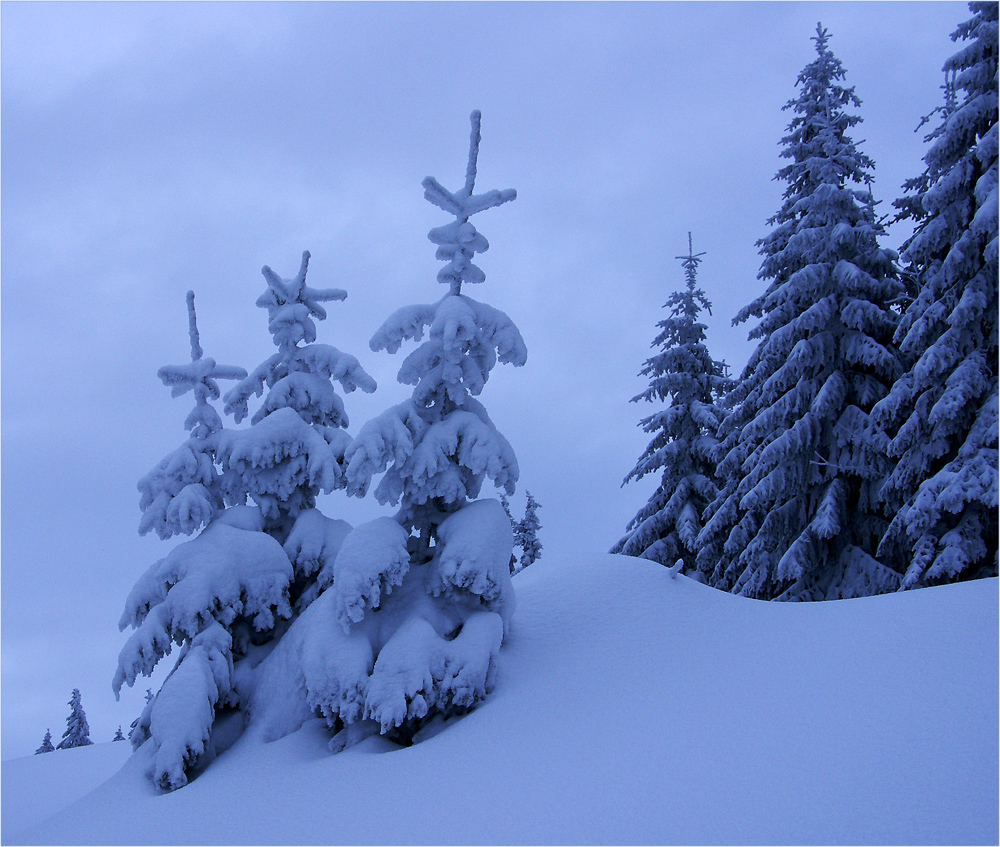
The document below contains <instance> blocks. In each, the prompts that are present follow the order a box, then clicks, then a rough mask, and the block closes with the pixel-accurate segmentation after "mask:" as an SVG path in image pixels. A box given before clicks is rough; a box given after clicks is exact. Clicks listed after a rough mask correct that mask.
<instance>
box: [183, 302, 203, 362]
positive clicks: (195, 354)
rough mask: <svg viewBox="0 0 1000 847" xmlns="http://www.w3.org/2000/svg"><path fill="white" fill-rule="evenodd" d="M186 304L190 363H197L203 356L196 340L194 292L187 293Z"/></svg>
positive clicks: (196, 321)
mask: <svg viewBox="0 0 1000 847" xmlns="http://www.w3.org/2000/svg"><path fill="white" fill-rule="evenodd" d="M187 304H188V335H189V336H190V337H191V361H192V362H197V361H198V360H199V359H200V358H201V357H202V356H203V355H204V351H203V350H202V349H201V344H199V339H198V316H197V315H196V314H195V311H194V292H193V291H189V292H188V293H187Z"/></svg>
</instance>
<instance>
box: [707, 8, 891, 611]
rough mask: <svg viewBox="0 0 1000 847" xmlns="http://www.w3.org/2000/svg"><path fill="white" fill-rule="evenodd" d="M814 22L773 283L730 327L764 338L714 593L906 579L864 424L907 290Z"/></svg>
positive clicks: (738, 434) (836, 588)
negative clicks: (885, 242)
mask: <svg viewBox="0 0 1000 847" xmlns="http://www.w3.org/2000/svg"><path fill="white" fill-rule="evenodd" d="M829 37H830V36H829V33H828V32H827V31H826V30H825V29H824V28H823V27H822V25H820V26H817V29H816V36H815V38H814V39H813V40H814V42H815V45H816V54H817V55H816V59H815V60H814V61H812V62H811V63H810V64H808V65H807V66H806V67H805V68H804V69H803V71H802V72H801V73H800V74H799V77H798V80H797V86H798V87H799V94H798V96H797V97H796V98H794V99H793V100H791V101H790V102H789V103H788V104H787V105H786V106H785V108H786V109H790V110H791V111H792V112H793V114H794V117H793V119H792V121H791V123H790V124H789V126H788V135H787V136H785V138H783V139H782V145H783V148H782V150H781V156H782V157H784V158H787V159H790V160H791V161H790V163H789V164H788V165H786V166H785V167H784V168H782V169H781V170H780V171H779V172H778V174H777V178H778V179H780V180H782V181H783V182H784V183H785V185H786V188H785V191H784V196H783V203H782V206H781V209H780V210H779V211H778V213H777V214H776V215H774V216H773V217H772V218H770V219H769V221H768V223H769V225H770V226H771V227H772V230H771V232H770V233H769V234H768V235H767V236H766V237H765V238H763V239H762V240H761V241H759V242H758V245H759V246H760V252H761V254H762V256H763V257H764V258H763V262H762V264H761V270H760V273H759V274H758V277H759V278H760V279H762V280H767V281H768V287H767V289H766V291H765V293H764V294H763V295H762V296H761V297H759V298H757V299H756V300H754V301H753V302H752V303H751V304H750V305H749V306H747V307H746V308H744V309H743V310H742V311H740V312H739V314H738V315H737V316H736V318H735V320H734V323H742V322H744V321H746V320H748V319H749V318H750V317H757V318H759V319H760V322H759V323H758V325H757V326H756V327H755V328H754V329H753V330H752V331H751V332H750V338H751V339H754V338H757V339H760V343H759V344H758V346H757V349H756V350H755V351H754V353H753V354H752V356H751V357H750V360H749V362H748V364H747V366H746V369H745V370H744V372H743V375H742V379H741V381H740V383H739V384H738V386H737V388H736V389H735V390H734V391H733V392H732V394H731V395H730V397H729V398H728V402H730V403H731V404H732V411H731V412H730V413H729V414H728V415H727V417H726V419H725V420H724V422H723V425H722V427H721V428H720V438H721V439H722V441H723V444H722V450H721V451H720V455H722V456H723V457H724V458H723V459H722V461H721V463H720V466H719V471H720V475H721V476H722V479H723V480H724V482H723V486H722V490H721V492H720V494H719V497H718V498H717V499H716V500H715V502H714V503H713V504H712V506H711V507H710V509H709V513H710V516H709V517H708V519H707V521H706V524H705V528H704V530H703V531H702V533H701V536H700V539H699V543H700V544H702V545H703V546H702V549H701V551H700V552H699V555H698V562H699V567H700V568H701V569H702V570H703V571H705V572H707V573H710V574H711V576H710V581H711V582H712V583H713V584H715V585H717V586H718V587H720V588H725V589H728V590H731V591H733V592H736V593H739V594H742V595H745V596H750V597H758V598H763V599H770V598H777V599H783V600H805V599H816V600H818V599H834V598H839V597H853V596H859V595H866V594H874V593H880V592H883V591H887V590H893V589H895V588H896V587H897V586H898V583H899V577H898V574H896V573H895V572H894V571H892V570H890V569H889V568H886V567H884V566H883V565H882V564H881V563H879V562H878V561H877V560H876V559H875V558H874V553H875V551H876V548H877V545H878V539H879V538H880V537H881V536H882V533H883V531H884V528H885V521H884V519H883V518H882V516H881V512H880V510H879V508H878V506H877V503H876V493H877V488H878V484H879V482H880V480H881V478H882V477H883V475H884V473H885V472H886V459H885V456H884V455H883V453H884V445H883V444H882V443H880V441H879V439H878V436H877V432H876V431H875V428H874V427H873V425H872V423H871V421H870V417H869V415H870V412H871V409H872V407H873V406H874V404H875V403H876V402H878V401H879V400H881V399H882V398H883V397H885V396H886V394H887V393H888V390H889V387H890V386H891V385H892V383H893V381H894V380H895V379H896V378H897V377H898V375H899V363H898V360H897V356H896V353H895V352H894V350H893V348H892V336H893V331H894V329H895V324H896V317H895V315H894V313H893V312H892V311H891V310H890V304H891V303H892V302H894V300H895V298H897V297H898V296H899V294H900V293H901V291H902V288H901V285H900V283H899V282H898V281H897V279H896V272H895V269H894V266H893V261H894V259H895V258H896V256H895V254H894V253H893V252H891V251H887V250H883V249H881V248H880V247H879V243H878V238H879V236H881V235H883V234H884V232H883V230H882V228H881V226H880V224H879V223H878V222H877V221H876V218H875V214H874V206H875V203H874V201H873V199H872V195H871V193H870V191H869V185H870V182H871V172H872V168H873V162H872V161H871V159H869V158H868V157H867V156H865V155H864V154H863V153H861V152H860V151H859V150H858V148H857V147H856V146H855V143H854V142H853V141H852V140H851V138H850V136H849V135H848V131H849V130H850V128H851V127H853V126H855V125H856V124H858V123H859V122H860V120H861V118H860V117H858V116H856V115H851V114H849V113H848V112H847V111H846V109H847V108H848V107H850V106H854V107H857V106H860V100H859V99H858V98H857V96H856V95H855V93H854V89H853V88H845V87H844V86H843V85H841V84H840V81H841V80H842V79H843V78H844V76H845V72H844V68H843V66H842V65H841V63H840V61H839V60H838V59H837V58H836V57H835V56H834V55H833V53H832V52H831V51H830V48H829Z"/></svg>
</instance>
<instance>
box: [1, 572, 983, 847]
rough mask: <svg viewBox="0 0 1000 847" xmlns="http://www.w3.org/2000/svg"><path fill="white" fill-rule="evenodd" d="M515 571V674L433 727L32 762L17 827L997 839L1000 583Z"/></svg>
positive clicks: (607, 838) (118, 831) (291, 837)
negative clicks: (153, 770)
mask: <svg viewBox="0 0 1000 847" xmlns="http://www.w3.org/2000/svg"><path fill="white" fill-rule="evenodd" d="M515 584H516V588H517V594H518V611H517V615H516V616H515V618H514V619H513V622H512V625H511V631H510V634H509V636H508V638H507V639H506V640H505V642H504V647H503V648H502V654H503V655H502V661H501V662H500V665H499V672H498V675H497V680H496V689H495V690H494V692H493V694H492V695H491V697H490V698H489V699H488V700H487V701H486V702H485V703H483V704H482V705H480V706H479V708H478V709H477V710H475V711H474V712H472V713H471V714H468V715H466V716H464V717H462V718H459V719H453V720H450V721H448V722H447V723H445V724H444V725H443V727H442V726H440V725H438V726H437V727H432V728H431V731H425V732H426V736H425V737H424V738H423V740H421V741H420V743H418V744H415V745H414V746H412V747H408V748H399V747H396V746H394V745H392V744H390V743H389V742H387V741H386V740H385V739H382V738H379V737H373V738H369V739H368V740H366V741H364V742H362V743H361V744H358V745H357V746H354V747H352V748H350V749H348V750H347V751H345V752H343V753H340V754H336V755H334V754H331V753H330V752H329V751H328V749H327V742H328V739H329V731H328V730H327V728H326V724H325V722H324V721H322V720H318V719H313V720H310V721H309V722H307V723H306V724H305V726H303V728H302V729H300V730H299V731H298V732H295V733H293V734H291V735H289V736H287V737H284V738H282V739H280V740H279V741H275V742H273V743H265V742H263V741H262V740H261V737H260V734H261V733H255V732H253V731H251V732H248V733H247V734H245V735H244V736H243V737H242V738H241V739H240V740H239V741H238V742H237V743H236V744H235V745H234V746H233V747H232V748H230V749H229V750H228V751H227V752H225V753H223V754H222V755H220V756H219V758H218V759H216V760H215V762H214V763H213V765H212V767H211V768H209V769H208V770H206V771H205V772H204V773H202V774H201V775H200V776H199V777H197V778H196V779H195V780H193V781H192V782H191V784H189V785H188V786H186V787H184V788H182V789H180V790H178V791H175V792H173V793H171V794H162V793H160V792H159V791H157V790H156V789H155V788H154V787H153V786H152V785H151V784H150V783H149V781H148V780H147V779H146V778H145V777H144V775H143V774H144V771H145V769H146V767H147V763H146V762H145V761H144V757H145V755H146V750H145V748H143V749H142V750H140V751H139V752H138V753H136V754H135V755H134V756H133V757H132V758H131V759H130V760H129V761H128V763H127V764H126V765H125V767H124V768H122V769H121V770H120V771H119V772H118V773H117V774H115V773H114V769H115V767H117V764H118V761H119V760H115V759H110V760H109V759H108V758H107V753H106V752H105V751H107V750H108V749H109V748H111V749H112V750H114V751H118V750H122V749H123V748H124V749H126V750H127V747H126V745H112V744H105V745H95V746H94V747H91V748H85V749H81V750H71V751H67V752H63V751H57V752H56V753H54V754H48V755H44V756H32V757H28V758H25V759H15V760H12V761H9V762H5V763H4V764H3V786H4V787H3V800H4V803H3V813H4V814H3V833H2V836H3V841H4V843H5V844H18V843H20V844H27V843H32V844H52V843H63V844H65V843H74V844H88V843H90V844H95V843H102V844H126V843H128V844H158V843H170V844H186V843H199V844H266V843H272V844H277V843H284V844H313V843H327V844H331V843H347V844H362V843H393V844H430V843H440V844H453V843H463V844H476V843H507V844H518V843H520V844H526V843H551V844H557V843H579V844H593V843H619V844H623V843H624V844H628V843H660V844H671V843H732V844H740V843H813V844H829V843H853V844H866V843H867V844H870V843H881V844H889V843H948V844H962V843H996V841H997V839H998V819H997V806H998V786H997V773H998V758H997V749H998V735H997V714H998V697H997V691H998V672H997V620H998V617H997V616H998V603H997V599H998V593H997V581H996V580H995V579H989V580H977V581H974V582H968V583H962V584H957V585H949V586H942V587H937V588H927V589H921V590H919V591H912V592H906V593H902V594H890V595H883V596H879V597H870V598H863V599H858V600H843V601H832V602H826V603H801V604H784V603H765V602H759V601H753V600H747V599H744V598H740V597H734V596H731V595H729V594H725V593H723V592H720V591H717V590H715V589H711V588H708V587H706V586H703V585H700V584H698V583H696V582H694V581H693V580H689V579H687V578H685V577H683V576H677V577H676V578H671V575H670V573H669V571H668V570H667V569H666V568H663V567H662V566H660V565H654V564H652V563H649V562H646V561H642V560H638V559H631V558H626V557H622V556H599V555H594V556H589V557H585V558H582V559H574V560H561V561H560V560H559V559H557V558H552V559H549V558H546V559H543V560H541V561H539V562H537V563H535V564H534V565H532V566H531V567H530V568H527V569H526V570H525V571H523V572H521V573H519V574H518V575H517V576H516V577H515ZM433 729H443V731H440V732H438V733H437V734H436V735H432V731H433ZM427 736H429V737H427ZM86 756H90V758H89V759H87V760H86V761H88V762H91V761H92V762H93V763H94V773H93V774H91V775H90V776H89V779H90V780H91V784H96V783H97V782H98V781H99V774H98V772H99V771H102V769H103V773H104V774H106V776H107V777H109V778H108V779H107V781H106V782H104V784H103V785H100V786H99V787H97V788H96V789H95V790H93V791H91V792H90V793H89V794H87V795H86V796H84V797H82V798H81V797H80V793H81V792H80V791H79V790H77V791H70V790H69V789H67V788H63V787H62V786H63V785H64V784H65V780H63V781H62V782H61V783H60V782H59V780H60V779H61V775H62V774H64V773H65V772H66V770H65V769H66V768H67V767H69V766H70V765H73V766H74V767H75V766H77V765H78V764H79V763H81V762H83V761H84V758H83V757H86ZM102 757H104V758H102ZM77 787H78V786H77ZM25 798H33V800H32V801H31V802H27V801H25ZM39 798H44V800H43V801H42V800H40V799H39ZM22 801H25V802H22ZM42 802H44V804H45V805H47V807H48V809H47V811H48V812H49V813H50V815H51V816H50V817H49V818H48V819H47V820H44V821H41V822H40V819H41V817H42V814H41V810H40V808H39V806H40V804H41V803H42Z"/></svg>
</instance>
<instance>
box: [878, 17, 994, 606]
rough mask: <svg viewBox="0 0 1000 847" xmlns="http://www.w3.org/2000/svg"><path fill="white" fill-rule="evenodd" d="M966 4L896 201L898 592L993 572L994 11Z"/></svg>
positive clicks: (888, 502) (892, 557)
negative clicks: (920, 153)
mask: <svg viewBox="0 0 1000 847" xmlns="http://www.w3.org/2000/svg"><path fill="white" fill-rule="evenodd" d="M969 6H970V9H971V11H972V12H973V17H972V19H971V20H968V21H966V22H965V23H963V24H961V25H960V26H959V27H958V29H957V30H956V31H955V32H954V33H953V35H952V39H953V40H956V41H958V40H961V41H964V42H966V43H965V45H964V46H963V47H962V49H961V50H959V51H958V52H957V53H955V55H953V56H952V57H951V58H950V59H949V60H948V61H947V62H946V63H945V66H944V71H945V74H946V75H947V82H946V85H947V89H946V96H947V98H948V99H947V100H946V103H945V106H944V107H943V108H942V109H941V121H940V123H939V124H938V126H937V127H936V128H935V129H934V131H933V132H931V133H930V135H928V136H927V139H926V140H927V141H928V143H929V145H930V146H929V149H928V151H927V153H926V155H925V156H924V162H925V164H926V168H925V170H924V172H923V173H922V174H921V175H920V176H918V177H916V178H914V179H911V180H908V181H907V182H906V183H905V184H904V189H905V190H906V191H907V192H908V193H907V194H906V195H905V196H904V197H903V198H901V199H900V200H898V201H897V202H896V205H897V207H898V208H899V209H900V210H901V213H902V215H901V216H902V217H903V218H910V219H912V220H914V221H915V222H916V229H915V232H914V234H913V236H912V237H911V238H910V239H909V240H908V241H907V243H906V244H905V245H904V248H903V254H902V258H903V261H904V263H905V267H906V270H907V272H908V273H909V274H910V275H911V276H912V278H913V279H914V280H915V282H916V288H917V291H916V297H915V299H914V300H913V302H912V303H911V304H910V306H909V307H908V308H907V310H906V312H905V313H904V315H903V317H902V320H901V321H900V324H899V327H898V329H897V331H896V341H897V343H898V344H899V347H900V350H901V352H902V355H903V357H904V363H905V365H906V366H907V368H908V370H907V372H906V373H905V374H904V375H903V376H902V377H901V378H900V379H899V381H898V382H897V383H896V384H895V385H894V386H893V388H892V391H891V393H890V394H889V396H888V397H886V398H885V399H884V400H882V401H881V402H880V403H879V404H878V406H877V407H876V409H875V415H876V419H877V420H878V421H879V422H880V423H881V424H883V425H884V426H885V428H886V429H887V430H888V432H889V434H890V435H891V442H890V445H889V451H890V454H891V456H892V457H893V458H894V459H895V460H896V464H895V467H894V469H893V470H892V473H891V475H890V476H889V478H888V480H887V481H886V484H885V486H884V487H883V489H882V491H881V496H882V498H883V500H884V503H885V506H886V511H887V514H889V515H890V516H892V522H891V524H890V525H889V528H888V530H887V532H886V533H885V537H884V539H883V541H882V544H881V548H880V553H881V555H883V556H884V557H885V559H886V560H887V561H892V562H894V563H895V564H896V567H897V568H899V569H900V570H902V571H903V572H904V576H903V581H902V587H903V588H910V587H914V586H920V585H927V584H933V583H937V582H948V581H952V580H954V579H959V578H964V577H968V576H981V575H991V574H995V573H996V572H997V521H998V515H997V497H998V494H997V455H998V454H997V418H998V413H997V359H998V345H997V332H998V328H997V312H998V308H1000V306H998V299H997V4H996V3H970V4H969Z"/></svg>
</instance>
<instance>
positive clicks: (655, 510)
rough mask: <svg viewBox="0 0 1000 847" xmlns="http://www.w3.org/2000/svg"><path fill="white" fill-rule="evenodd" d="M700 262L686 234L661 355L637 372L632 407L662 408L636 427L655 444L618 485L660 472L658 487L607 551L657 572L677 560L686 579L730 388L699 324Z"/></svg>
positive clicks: (660, 339)
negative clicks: (654, 565)
mask: <svg viewBox="0 0 1000 847" xmlns="http://www.w3.org/2000/svg"><path fill="white" fill-rule="evenodd" d="M704 255H705V254H704V253H697V254H696V253H695V252H694V248H693V247H692V245H691V233H688V254H687V255H686V256H678V257H677V258H678V259H681V264H682V266H683V268H684V277H685V288H684V290H683V291H675V292H674V293H673V294H671V295H670V297H669V298H668V299H667V302H666V303H665V304H664V308H665V309H666V308H669V309H670V314H669V316H668V317H666V318H664V319H663V320H662V321H660V322H659V323H657V326H658V327H659V328H660V333H659V335H657V336H656V338H655V339H653V343H652V345H651V346H653V347H659V348H660V350H659V352H658V353H657V354H656V355H654V356H652V357H651V358H649V359H647V360H646V364H645V365H644V366H643V368H642V370H641V371H640V374H641V375H644V376H648V377H649V387H648V388H647V389H646V390H645V391H643V392H642V393H641V394H638V395H636V396H635V397H633V398H632V402H633V403H636V402H638V401H639V400H645V401H647V402H653V403H656V402H659V403H664V402H666V403H668V405H667V407H666V408H664V409H661V410H659V411H657V412H654V413H653V414H652V415H650V416H649V417H647V418H643V419H642V421H640V424H639V425H640V426H641V427H642V428H643V429H644V430H645V431H646V432H648V433H652V434H653V439H652V441H650V442H649V445H648V446H647V447H646V451H645V452H644V453H643V454H642V456H640V457H639V461H638V463H637V464H636V466H635V467H634V468H633V469H632V470H631V471H630V472H629V474H628V476H626V477H625V480H624V481H623V482H622V485H625V484H626V483H627V482H629V481H630V480H633V479H641V478H642V477H644V476H645V475H646V474H649V473H653V472H654V471H658V470H661V469H662V476H661V477H660V484H659V486H658V487H657V489H656V491H654V492H653V495H652V497H650V498H649V501H648V502H647V503H646V505H645V506H643V507H642V508H641V509H640V510H639V512H638V513H637V514H636V516H635V517H634V518H632V520H631V521H630V522H629V524H628V526H627V527H626V534H625V536H624V537H623V538H622V539H621V540H620V541H619V542H618V543H617V544H616V545H615V546H614V547H612V548H611V552H612V553H623V554H625V555H626V556H637V557H640V558H644V559H651V560H652V561H654V562H659V563H660V564H661V565H669V566H672V565H674V564H675V563H676V562H677V561H678V560H679V559H681V560H683V561H684V566H685V569H686V570H689V571H690V570H694V569H695V566H696V562H695V559H696V555H697V550H698V544H697V541H698V533H699V532H700V531H701V528H702V516H703V515H704V514H705V510H706V508H707V507H708V505H709V503H711V502H712V500H713V499H714V498H715V497H716V495H717V494H718V488H717V487H716V484H715V481H714V477H715V464H716V457H715V451H716V449H717V447H718V444H717V441H716V434H717V432H718V429H719V423H720V421H721V420H722V417H723V412H722V409H721V407H720V406H719V401H720V400H721V399H722V397H723V396H724V395H725V394H726V393H727V392H728V391H729V390H731V389H732V387H733V383H732V381H731V380H730V379H729V378H728V377H726V375H725V365H724V364H723V363H721V362H717V361H715V360H714V359H713V358H712V357H711V355H710V354H709V352H708V347H707V346H706V344H705V329H706V327H705V324H703V323H701V322H700V321H699V320H698V316H699V315H700V314H701V312H702V310H706V311H708V312H709V314H711V311H712V304H711V303H710V302H709V301H708V298H706V297H705V292H704V291H703V290H702V289H700V288H697V287H696V286H697V276H698V265H699V263H700V262H701V257H702V256H704Z"/></svg>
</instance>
